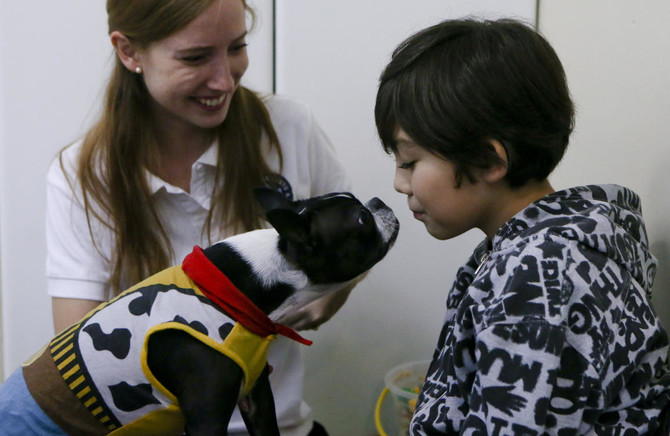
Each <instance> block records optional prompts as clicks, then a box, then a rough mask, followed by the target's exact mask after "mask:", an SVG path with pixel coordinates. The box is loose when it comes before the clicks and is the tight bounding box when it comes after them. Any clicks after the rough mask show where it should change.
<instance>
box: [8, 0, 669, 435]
mask: <svg viewBox="0 0 670 436" xmlns="http://www.w3.org/2000/svg"><path fill="white" fill-rule="evenodd" d="M269 2H270V0H263V1H260V0H259V1H257V2H254V3H255V4H257V5H259V6H261V7H262V8H267V7H268V6H267V5H268V4H269ZM278 3H279V10H278V19H279V24H280V26H281V23H282V22H284V23H285V24H284V27H283V28H281V27H280V29H278V36H279V38H280V39H281V38H285V43H284V44H283V45H281V41H280V47H278V48H279V55H280V60H279V63H278V72H279V77H278V90H279V92H282V93H287V94H292V95H296V96H298V97H300V98H302V99H303V100H305V101H307V102H308V103H309V104H310V105H311V106H312V108H313V109H314V111H315V113H316V115H317V118H318V119H319V121H320V122H321V124H322V125H323V126H324V128H325V129H326V131H327V133H328V134H329V136H330V137H331V139H332V140H333V142H334V143H335V144H336V145H337V146H338V148H340V149H341V155H342V159H343V160H344V162H345V163H346V165H347V166H348V167H349V168H350V169H351V172H352V176H353V179H354V183H355V186H356V190H355V192H356V193H357V194H359V195H360V196H361V197H365V198H367V197H370V196H372V195H377V196H379V197H381V198H382V199H383V200H384V201H386V202H387V203H389V204H390V205H391V206H392V207H393V208H394V209H395V210H396V212H397V214H398V216H399V218H400V220H401V226H402V228H401V233H400V237H399V240H398V243H397V246H396V247H395V248H394V250H393V251H392V252H391V253H390V254H389V257H388V258H387V259H386V260H385V261H384V262H383V263H382V264H381V265H379V266H378V268H376V269H375V270H374V271H373V272H372V273H371V275H370V277H369V278H368V279H367V280H366V281H365V282H364V283H363V284H361V285H360V286H359V287H358V288H357V289H356V291H355V292H354V294H353V295H352V297H351V299H350V301H349V303H348V304H347V305H346V306H345V307H344V308H343V310H342V311H341V312H340V313H339V314H338V315H337V316H336V317H335V318H334V319H333V321H331V322H330V323H328V324H327V325H325V326H323V327H322V328H321V329H320V330H319V331H318V332H317V333H316V334H311V335H310V336H311V337H312V338H313V339H314V340H315V343H314V345H313V346H312V347H311V348H310V349H307V350H306V357H307V360H308V378H307V386H306V391H307V392H306V394H307V397H308V399H309V400H310V403H311V404H312V406H313V407H314V409H315V415H316V417H317V418H318V419H319V420H321V421H323V422H324V423H325V424H326V425H327V427H328V428H329V430H330V431H331V434H333V436H340V435H349V434H361V435H364V434H373V432H374V430H373V420H372V410H373V407H374V402H375V400H376V396H377V394H378V392H379V390H380V389H381V388H382V387H383V375H384V373H385V371H387V370H388V369H389V368H390V367H392V366H394V365H396V364H398V363H400V362H404V361H407V360H413V359H417V358H424V357H428V356H429V355H430V354H431V353H432V349H433V347H434V344H435V342H436V339H437V334H438V331H439V327H440V325H441V321H442V317H443V312H444V309H443V308H444V299H445V293H446V291H447V289H448V287H449V284H450V281H451V279H452V277H453V275H454V273H455V269H456V268H457V267H458V266H459V265H460V263H461V262H462V261H463V260H464V258H465V257H466V256H467V255H468V253H469V251H470V250H471V247H472V246H473V245H474V244H475V243H476V242H477V241H478V240H479V239H480V238H481V234H479V233H478V232H471V233H469V234H466V235H464V236H462V237H460V238H457V239H455V240H453V241H449V242H437V241H434V240H432V239H431V238H430V237H429V236H428V235H427V234H426V233H425V231H424V230H423V226H422V225H421V224H420V223H417V222H415V221H414V220H413V219H412V217H411V216H410V215H409V213H408V212H407V210H406V204H405V201H404V199H403V198H402V197H401V196H400V195H399V194H396V193H394V192H393V190H392V188H391V181H392V177H393V162H392V160H391V159H390V158H388V157H387V156H385V155H384V154H383V152H382V151H381V148H380V146H379V145H378V141H377V139H376V136H375V130H374V123H373V118H372V107H373V104H374V95H375V88H376V81H377V77H378V75H379V73H380V71H381V68H382V67H383V65H384V64H385V62H386V61H387V60H388V55H389V54H390V51H391V50H392V48H393V47H394V46H395V45H396V44H398V43H399V42H400V41H401V40H402V39H403V38H404V37H405V36H407V35H408V34H409V33H410V32H411V31H413V30H417V29H419V28H420V27H423V26H424V25H427V24H430V23H432V22H435V21H436V20H437V19H438V18H439V17H443V16H447V15H449V16H453V15H458V14H461V13H463V12H464V10H463V9H462V8H475V9H480V10H483V9H488V8H499V7H500V4H501V2H500V1H499V0H489V1H481V0H480V1H474V0H472V1H464V0H458V1H456V0H421V3H420V2H419V1H418V0H416V1H413V2H407V1H406V0H385V1H384V2H383V4H384V7H383V8H381V7H379V6H378V5H379V2H374V1H372V0H357V1H353V0H321V1H317V2H315V1H313V0H312V1H310V0H279V2H278ZM638 3H639V4H638ZM410 5H411V6H410ZM508 5H512V6H513V7H515V8H516V7H518V8H520V10H522V11H523V13H522V15H524V16H526V15H527V16H530V17H532V16H533V14H534V13H533V7H532V6H533V5H534V1H532V0H509V2H508ZM470 10H471V9H470ZM668 18H670V3H668V2H667V1H666V0H646V1H645V2H636V3H634V2H630V1H628V0H542V1H541V3H540V28H541V30H542V31H543V32H544V33H545V34H546V36H547V37H548V39H549V40H550V42H551V43H552V44H553V45H554V47H555V48H556V50H557V51H558V53H559V56H560V57H561V58H562V59H563V62H564V64H565V66H566V69H567V74H568V79H569V82H570V85H571V88H572V92H573V95H574V98H575V100H576V102H577V104H578V111H579V112H578V121H577V130H576V132H575V135H574V138H573V141H572V145H571V147H570V149H569V151H568V154H567V155H566V157H565V160H564V162H563V163H562V164H561V166H560V167H559V169H558V170H557V172H556V174H555V176H554V177H552V182H553V183H554V185H555V187H556V188H563V187H568V186H572V185H577V184H583V183H600V182H618V183H622V184H625V185H628V186H630V187H632V188H634V189H635V190H636V191H637V192H638V193H639V194H640V195H641V196H642V199H643V207H644V213H645V216H646V218H647V224H648V230H649V233H650V237H651V241H652V247H653V248H654V249H655V251H656V254H657V256H658V257H659V260H660V261H661V264H660V267H659V274H658V277H657V285H656V287H655V294H656V295H655V299H654V301H655V302H656V304H657V309H658V311H659V312H660V314H661V317H662V318H663V320H664V322H665V324H666V325H670V298H668V295H667V292H666V289H668V288H669V287H670V268H668V263H669V262H670V236H668V235H670V228H669V227H670V224H668V223H670V199H668V197H667V196H666V195H664V194H665V192H664V191H665V190H666V189H667V187H668V186H669V184H668V182H667V181H666V180H665V179H664V176H665V174H666V172H667V170H666V169H667V168H669V167H670V149H669V147H667V146H666V144H665V142H666V138H668V137H670V123H669V122H668V120H670V98H669V97H670V95H669V94H670V84H669V83H668V77H670V61H669V60H668V56H667V54H668V53H670V47H669V45H670V37H669V36H670V35H669V33H670V29H668V27H667V25H666V23H667V22H668ZM261 19H262V20H263V23H264V24H267V23H268V21H269V20H270V17H269V15H267V14H266V13H264V14H263V15H262V16H261ZM105 29H106V24H105V14H104V2H103V1H96V2H92V1H90V0H60V1H59V2H43V1H38V0H23V1H21V2H1V1H0V62H3V61H4V62H3V63H2V64H1V66H0V68H1V70H0V273H1V274H2V275H1V276H0V280H1V281H0V292H2V303H3V304H2V310H3V316H4V320H3V327H2V333H3V337H4V344H3V345H4V352H5V355H4V362H5V374H7V373H9V372H10V371H12V370H13V369H14V368H15V367H16V366H17V365H18V364H19V363H20V362H21V361H22V360H24V359H25V358H26V357H28V356H29V355H30V353H32V352H33V351H34V350H36V349H37V348H39V347H40V346H41V345H42V344H43V343H44V342H45V341H46V340H48V338H49V337H50V336H51V315H50V305H49V299H48V298H47V296H46V294H45V291H44V285H45V279H44V256H45V254H44V251H45V248H44V231H43V227H44V225H43V221H44V174H45V171H46V168H47V166H48V164H49V162H50V161H51V159H52V158H53V156H54V155H55V153H56V152H57V150H58V149H59V148H61V147H62V146H64V145H65V144H67V143H68V142H69V141H72V140H74V139H76V138H77V137H79V136H80V135H81V133H82V132H83V131H84V130H85V128H86V127H87V126H88V124H89V122H90V121H91V119H92V117H93V114H94V113H95V110H96V109H97V107H98V105H99V98H100V96H101V92H102V84H103V81H104V78H105V77H106V76H107V69H108V66H109V62H108V59H109V55H110V53H111V50H110V48H109V44H108V42H107V38H106V30H105ZM263 35H264V36H259V39H260V40H262V41H264V42H262V43H259V44H257V45H261V44H262V45H264V46H265V47H266V49H267V41H268V40H267V38H269V36H268V35H267V34H263ZM253 46H254V44H252V47H253ZM251 56H252V62H254V63H258V62H260V61H262V60H263V59H266V58H267V53H265V54H263V53H261V54H260V55H258V56H254V55H253V54H251ZM252 65H253V64H252ZM252 68H255V66H254V67H252ZM267 71H268V67H267V66H262V67H260V68H259V69H258V70H256V71H254V70H252V71H250V76H249V79H250V83H252V84H254V85H258V86H260V87H262V88H264V89H266V90H267V89H269V88H268V86H269V82H268V80H270V79H268V76H267ZM0 378H1V377H0Z"/></svg>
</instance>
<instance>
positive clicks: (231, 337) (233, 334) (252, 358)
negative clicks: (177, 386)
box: [141, 322, 277, 404]
mask: <svg viewBox="0 0 670 436" xmlns="http://www.w3.org/2000/svg"><path fill="white" fill-rule="evenodd" d="M162 330H181V331H183V332H184V333H187V334H189V335H191V336H192V337H193V338H195V339H197V340H198V341H200V342H202V343H204V344H205V345H207V346H209V347H211V348H213V349H215V350H217V351H219V352H220V353H222V354H223V355H224V356H226V357H228V358H229V359H231V360H232V361H233V362H235V363H236V364H237V366H239V367H240V369H241V370H242V372H243V374H244V385H243V386H242V392H241V393H242V395H247V394H248V393H249V392H250V391H251V388H253V386H254V384H255V383H256V380H258V377H259V376H260V375H261V372H263V368H265V364H266V363H267V359H268V351H269V347H270V343H271V342H272V341H273V340H275V339H276V338H277V336H276V335H270V336H267V337H265V338H262V337H260V336H258V335H256V334H254V333H252V332H250V331H249V330H247V329H246V328H244V326H243V325H241V324H239V323H235V326H234V327H233V329H232V330H231V331H230V333H229V334H228V336H226V338H225V340H224V341H223V342H217V341H215V340H214V339H212V338H210V337H209V336H207V335H205V334H203V333H200V332H199V331H197V330H195V329H193V328H191V327H189V326H187V325H185V324H181V323H178V322H166V323H163V324H159V325H157V326H154V327H152V328H151V329H149V331H148V332H147V335H146V337H145V339H144V345H143V346H142V354H141V364H142V371H143V372H144V375H145V376H146V377H147V380H149V382H150V383H151V384H152V385H154V386H156V387H157V388H158V390H160V391H161V393H163V395H165V396H166V397H167V398H168V399H169V400H170V401H171V402H172V403H173V404H177V403H178V401H177V397H175V395H174V394H173V393H172V392H170V391H169V390H168V389H167V388H166V387H165V386H164V385H163V384H162V383H161V382H159V381H158V379H157V378H156V376H155V375H154V374H153V373H152V372H151V369H149V364H148V363H147V359H148V344H149V338H150V337H151V335H152V334H154V333H155V332H158V331H162Z"/></svg>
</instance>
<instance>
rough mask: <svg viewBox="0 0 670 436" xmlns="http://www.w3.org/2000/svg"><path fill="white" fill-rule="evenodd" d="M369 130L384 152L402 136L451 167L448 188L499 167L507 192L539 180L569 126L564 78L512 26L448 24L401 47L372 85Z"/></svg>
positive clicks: (531, 39)
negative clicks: (501, 153)
mask: <svg viewBox="0 0 670 436" xmlns="http://www.w3.org/2000/svg"><path fill="white" fill-rule="evenodd" d="M375 121H376V123H377V131H378V133H379V137H380V139H381V141H382V144H383V147H384V150H385V151H386V152H387V153H390V152H391V151H395V150H396V142H395V133H396V130H397V129H398V128H401V129H403V130H404V131H405V133H407V135H409V137H410V138H412V139H413V140H414V141H415V142H416V143H417V144H419V145H421V146H422V147H424V148H426V149H428V150H430V151H432V152H434V153H436V154H437V155H439V156H442V157H444V158H445V159H448V160H449V161H451V162H452V163H454V165H455V166H456V170H457V173H456V174H457V177H456V182H457V184H460V183H461V182H462V179H463V176H465V177H467V178H468V180H470V181H472V182H474V181H475V179H474V177H473V173H472V170H474V169H478V168H479V169H485V168H490V167H491V166H492V165H493V164H496V163H499V162H500V159H499V158H498V156H497V154H496V153H495V150H494V148H493V147H492V146H491V143H490V141H491V140H498V141H500V142H501V143H502V145H503V146H504V147H505V150H506V152H507V158H508V171H507V175H506V179H507V181H508V183H509V185H510V186H511V187H518V186H522V185H524V184H525V183H527V182H528V181H529V180H533V179H535V180H542V179H544V178H546V177H547V176H548V175H549V174H550V173H551V172H552V171H553V169H554V168H555V167H556V165H557V164H558V162H559V161H560V160H561V158H562V157H563V154H564V153H565V149H566V148H567V145H568V140H569V137H570V133H571V132H572V129H573V127H574V106H573V103H572V100H571V98H570V93H569V90H568V86H567V83H566V78H565V72H564V70H563V67H562V65H561V62H560V60H559V59H558V56H557V55H556V53H555V52H554V50H553V49H552V48H551V46H550V45H549V43H548V42H547V41H546V40H545V39H544V38H543V37H542V36H541V35H539V34H538V33H537V32H536V31H534V30H533V29H531V28H530V27H528V26H527V25H525V24H523V23H521V22H518V21H514V20H507V19H506V20H497V21H478V20H474V19H462V20H447V21H443V22H441V23H439V24H436V25H434V26H431V27H428V28H426V29H424V30H422V31H420V32H418V33H416V34H414V35H413V36H411V37H410V38H408V39H407V40H405V41H404V42H403V43H401V44H400V45H399V46H398V47H397V48H396V50H395V51H394V52H393V56H392V58H391V61H390V62H389V64H388V65H387V66H386V68H385V70H384V72H383V73H382V75H381V78H380V84H379V90H378V92H377V102H376V105H375Z"/></svg>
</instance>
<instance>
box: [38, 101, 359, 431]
mask: <svg viewBox="0 0 670 436" xmlns="http://www.w3.org/2000/svg"><path fill="white" fill-rule="evenodd" d="M267 107H268V110H269V112H270V117H271V119H272V123H273V125H274V127H275V130H276V132H277V136H278V138H279V141H280V144H281V147H282V156H283V168H282V172H281V174H282V175H283V176H284V177H285V178H286V179H287V180H288V181H289V183H290V184H291V187H292V189H293V195H294V198H296V199H303V198H309V197H313V196H316V195H322V194H325V193H328V192H335V191H349V190H350V189H351V185H350V181H349V177H348V175H347V174H346V171H345V169H344V167H343V166H342V164H341V163H340V161H339V160H338V159H337V156H336V152H335V149H334V147H333V146H332V144H331V143H330V141H329V140H328V138H327V137H326V135H325V133H324V132H323V130H322V129H321V128H320V126H319V125H318V124H317V123H316V120H315V119H314V117H313V115H312V113H311V111H310V110H309V108H308V107H307V106H306V105H304V104H302V103H300V102H298V101H296V100H292V99H289V98H286V97H279V96H273V97H270V98H269V99H268V100H267ZM81 145H82V142H81V141H79V142H77V143H75V144H73V145H72V146H71V147H69V148H67V149H66V150H65V151H64V152H63V165H64V167H65V171H67V173H68V176H69V179H70V180H74V176H75V175H76V171H75V168H76V162H77V157H78V154H79V151H80V149H81ZM217 153H218V149H217V145H216V144H213V145H212V146H211V147H210V148H209V149H208V150H207V151H206V152H205V153H204V154H203V155H202V156H200V158H199V159H198V160H197V161H196V162H195V163H194V164H193V167H192V171H191V187H190V188H191V192H190V193H187V192H185V191H184V190H182V189H181V188H178V187H176V186H173V185H170V184H169V183H167V182H165V181H163V180H162V179H160V178H158V177H156V176H154V175H153V174H151V173H149V172H148V171H147V176H148V180H149V186H150V189H151V191H152V193H153V199H154V201H155V205H156V210H157V212H158V213H159V215H160V218H161V222H162V223H163V225H164V227H165V231H166V232H167V235H168V237H169V239H170V242H171V244H172V248H173V251H174V253H175V257H174V258H173V259H172V263H173V264H178V263H180V262H181V261H182V259H183V258H184V257H185V256H186V255H187V254H188V253H190V252H191V250H192V249H193V246H194V245H196V244H197V245H200V246H202V247H206V246H207V245H209V243H210V238H209V237H208V236H207V235H203V231H202V230H203V226H204V223H205V219H206V217H207V214H208V213H209V209H210V200H211V199H210V195H211V192H212V187H213V183H214V175H215V170H216V162H217ZM266 159H267V161H268V163H269V165H270V168H272V169H273V170H274V171H277V172H279V163H278V158H277V155H276V153H271V152H269V151H267V150H266ZM76 183H77V182H76V181H75V185H74V192H73V187H70V185H69V184H68V181H67V179H66V177H65V175H64V173H63V171H62V169H61V166H60V163H59V161H58V159H56V160H55V161H54V162H53V163H52V165H51V167H50V168H49V172H48V174H47V219H46V238H47V260H46V273H47V287H48V293H49V295H50V296H52V297H61V298H81V299H87V300H99V301H106V300H108V299H109V298H110V297H111V293H110V290H109V286H108V283H109V278H110V275H111V268H112V267H111V265H110V258H111V256H110V254H111V251H112V248H113V243H112V241H113V233H112V231H111V230H110V228H109V227H107V226H105V225H104V224H103V223H101V222H99V221H97V220H94V221H93V222H92V223H91V227H92V228H93V232H89V228H88V222H87V218H86V212H85V210H84V208H83V206H82V202H81V194H80V190H79V186H78V185H77V184H76ZM75 193H76V194H75ZM250 201H253V200H252V199H250ZM213 227H214V226H213ZM214 232H217V233H218V234H213V235H212V239H211V240H212V241H216V240H219V239H222V238H223V237H224V236H226V235H227V233H226V230H225V229H222V228H215V229H213V233H214ZM91 233H92V234H93V237H95V241H96V244H97V245H96V244H94V243H93V240H92V237H91ZM129 285H131V284H129ZM300 347H301V346H300V345H298V344H296V343H295V342H293V341H289V340H287V339H285V338H280V339H278V340H277V341H276V343H275V344H273V347H272V348H271V350H270V356H269V359H268V360H269V362H270V363H271V364H272V366H273V373H272V375H271V377H270V380H271V383H272V387H273V392H274V395H275V402H276V405H277V417H278V421H279V425H280V427H281V431H282V435H295V436H301V435H306V434H307V433H308V432H309V430H310V429H311V427H312V420H311V418H310V410H309V407H308V406H307V405H306V404H305V403H304V401H302V387H303V373H304V364H303V361H302V355H301V350H300ZM244 428H245V427H244V423H243V422H242V419H241V417H240V416H239V413H238V412H236V413H235V415H234V416H233V420H232V421H231V426H230V431H231V433H233V434H238V433H237V432H238V431H240V433H239V434H246V433H245V432H244Z"/></svg>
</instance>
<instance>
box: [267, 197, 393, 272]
mask: <svg viewBox="0 0 670 436" xmlns="http://www.w3.org/2000/svg"><path fill="white" fill-rule="evenodd" d="M254 193H255V195H256V198H257V199H258V201H259V202H260V203H261V205H262V206H263V208H264V210H265V214H266V217H267V220H268V222H269V223H270V224H271V225H272V226H273V227H274V228H275V229H276V230H277V232H278V233H279V250H280V251H281V252H282V254H283V255H284V257H285V258H286V260H287V261H288V262H290V263H292V264H294V265H295V266H296V267H298V268H299V269H301V270H302V271H303V272H304V273H305V274H306V275H307V276H308V278H309V279H310V281H311V282H312V283H315V284H327V283H340V282H346V281H348V280H351V279H354V278H356V277H357V276H359V275H361V274H362V273H364V272H365V271H367V270H368V269H370V268H371V267H372V266H374V265H375V264H376V263H377V262H379V261H380V260H381V259H382V258H383V257H384V256H385V255H386V253H387V252H388V250H389V249H390V248H391V246H392V245H393V243H394V242H395V239H396V237H397V235H398V229H399V223H398V220H397V218H396V217H395V215H394V214H393V211H392V210H391V209H390V208H389V207H388V206H386V205H385V204H384V203H383V202H382V201H381V200H380V199H378V198H376V197H375V198H373V199H372V200H370V201H369V202H367V203H366V204H362V203H361V202H360V201H359V200H358V199H356V197H354V196H353V195H351V194H349V193H332V194H327V195H323V196H320V197H314V198H310V199H308V200H299V201H289V200H288V199H286V197H284V196H283V195H282V194H280V193H278V192H276V191H274V190H271V189H266V188H259V189H256V190H255V191H254Z"/></svg>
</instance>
